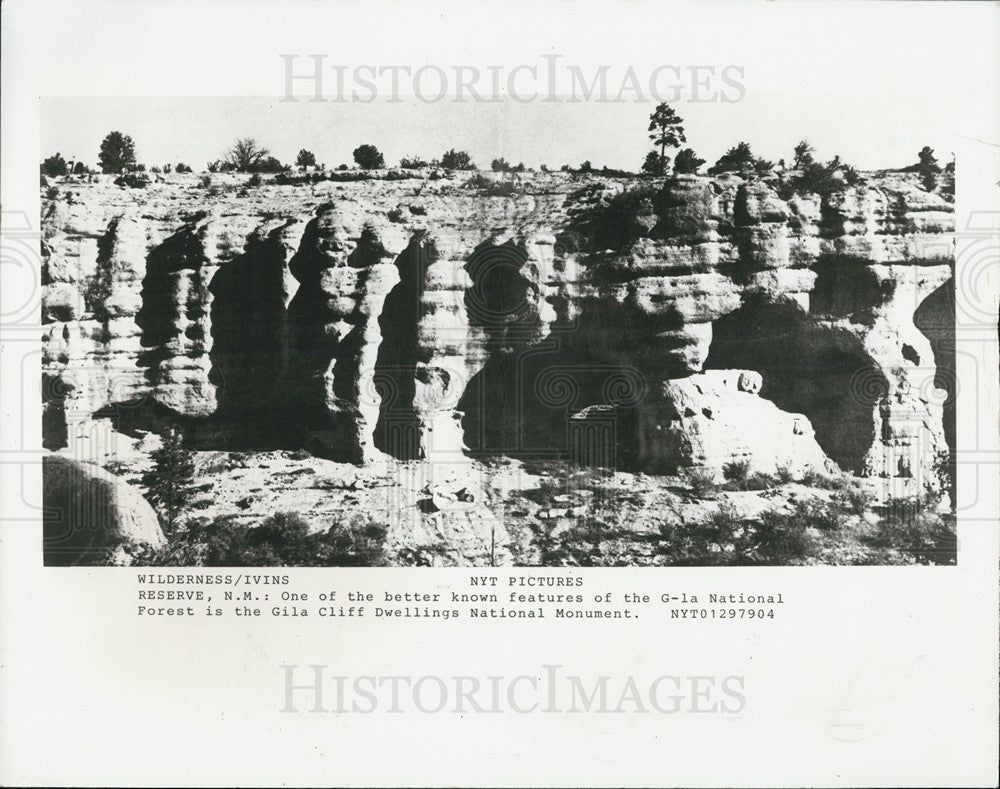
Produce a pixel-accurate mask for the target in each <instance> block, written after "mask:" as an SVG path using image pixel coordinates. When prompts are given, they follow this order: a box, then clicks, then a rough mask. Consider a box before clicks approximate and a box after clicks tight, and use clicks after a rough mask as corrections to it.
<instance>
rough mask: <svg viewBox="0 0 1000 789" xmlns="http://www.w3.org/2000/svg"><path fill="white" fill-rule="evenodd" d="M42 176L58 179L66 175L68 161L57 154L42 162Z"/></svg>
mask: <svg viewBox="0 0 1000 789" xmlns="http://www.w3.org/2000/svg"><path fill="white" fill-rule="evenodd" d="M42 175H48V176H50V177H56V176H60V175H66V160H65V159H63V157H62V154H60V153H57V154H54V155H53V156H50V157H49V158H48V159H45V160H44V161H43V162H42Z"/></svg>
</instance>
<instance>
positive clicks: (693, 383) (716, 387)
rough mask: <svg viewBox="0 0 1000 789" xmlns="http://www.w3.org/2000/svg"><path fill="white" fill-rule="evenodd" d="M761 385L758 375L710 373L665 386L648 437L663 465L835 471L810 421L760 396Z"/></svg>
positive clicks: (720, 469) (716, 469)
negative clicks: (742, 464)
mask: <svg viewBox="0 0 1000 789" xmlns="http://www.w3.org/2000/svg"><path fill="white" fill-rule="evenodd" d="M761 384H762V381H761V376H760V374H759V373H757V372H754V371H752V370H707V371H705V372H703V373H698V374H696V375H691V376H688V377H687V378H680V379H676V380H671V381H667V382H666V383H664V384H663V387H662V391H661V395H662V404H661V405H660V408H659V409H658V417H657V419H656V423H655V424H654V425H651V426H650V428H651V429H650V430H649V433H648V434H649V435H650V436H651V442H652V444H653V447H652V454H653V456H654V457H655V459H656V461H657V465H659V466H660V467H661V468H668V469H675V468H678V467H685V466H697V467H701V468H705V469H709V470H712V471H714V472H717V473H721V472H723V470H724V469H725V467H726V465H727V464H729V463H739V462H746V463H748V464H749V465H748V471H749V473H757V472H759V473H762V474H774V473H776V472H777V471H778V470H779V469H787V470H788V471H789V472H791V473H793V474H796V475H798V474H802V473H804V472H807V471H810V470H812V471H824V470H826V469H827V468H829V464H830V461H829V460H828V459H827V457H826V455H825V454H824V453H823V450H822V449H821V448H820V446H819V444H817V443H816V437H815V434H814V432H813V428H812V425H811V424H810V423H809V420H808V419H807V418H806V417H805V416H803V415H802V414H792V413H789V412H787V411H782V410H781V409H780V408H778V407H777V406H776V405H775V404H774V403H772V402H771V401H770V400H765V399H764V398H762V397H760V394H759V393H760V389H761Z"/></svg>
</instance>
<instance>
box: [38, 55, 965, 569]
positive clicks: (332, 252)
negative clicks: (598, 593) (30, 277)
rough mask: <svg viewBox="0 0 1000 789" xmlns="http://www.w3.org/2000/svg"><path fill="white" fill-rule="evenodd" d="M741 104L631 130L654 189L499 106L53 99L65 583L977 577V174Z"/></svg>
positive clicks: (52, 459) (51, 526)
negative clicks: (823, 574)
mask: <svg viewBox="0 0 1000 789" xmlns="http://www.w3.org/2000/svg"><path fill="white" fill-rule="evenodd" d="M303 60H304V59H303ZM292 66H295V67H296V68H298V69H301V68H302V67H303V64H298V65H296V64H295V63H294V62H290V63H289V71H290V73H291V68H292ZM735 74H738V72H734V75H735ZM734 75H726V79H728V80H729V81H730V82H731V83H732V84H734V85H736V90H735V92H733V95H732V99H733V101H735V100H736V99H737V98H738V97H739V91H742V90H744V88H743V87H742V86H741V85H740V84H739V83H738V82H735V81H734V79H738V77H735V76H734ZM708 76H710V75H708ZM725 89H726V86H725V85H724V84H723V85H721V87H720V88H719V89H716V90H715V91H714V92H715V93H716V94H720V93H721V94H722V95H723V96H724V95H725V94H724V91H725ZM570 98H572V96H571V97H570ZM723 102H724V98H723V99H722V100H720V101H719V102H718V103H710V104H704V105H693V106H694V111H695V112H699V117H700V118H701V123H700V124H696V123H692V124H688V123H687V122H686V119H685V118H684V117H683V115H684V114H686V113H684V112H683V107H682V106H681V105H680V104H679V103H675V104H673V105H672V104H671V103H669V102H660V103H658V104H655V105H654V106H653V109H652V111H651V112H650V113H649V117H648V118H645V117H637V116H638V113H636V112H635V111H634V110H632V108H629V109H630V110H631V111H625V110H622V109H621V107H620V105H618V104H615V103H609V104H607V105H605V106H603V107H600V111H601V113H602V115H604V116H607V117H608V118H610V119H611V120H614V119H615V116H616V115H621V116H622V121H623V122H622V123H621V129H620V130H619V135H620V136H621V137H626V136H627V137H630V138H631V139H630V140H629V141H628V145H627V146H624V147H626V149H628V150H631V149H634V150H635V151H636V154H635V156H634V158H633V160H632V161H631V163H630V164H631V166H626V167H624V169H618V167H616V166H609V165H608V164H606V163H604V162H605V161H606V159H605V160H602V158H601V157H602V156H606V155H607V152H606V151H605V150H604V145H603V143H602V141H601V139H600V138H597V137H591V138H590V139H589V142H587V143H586V144H585V145H584V144H581V143H577V144H576V145H574V146H573V147H574V148H577V149H580V150H583V151H586V152H587V153H588V154H589V157H588V158H587V159H586V160H584V161H581V162H576V161H573V162H564V161H560V160H552V159H549V160H548V161H545V160H543V159H544V154H542V155H540V153H539V152H538V151H537V150H536V149H535V146H534V145H532V141H531V140H525V141H522V140H519V139H512V140H509V141H508V140H502V142H503V143H504V145H505V146H506V147H509V148H512V149H514V150H515V151H516V152H517V160H516V161H515V160H514V157H513V156H512V157H511V158H510V159H508V158H507V157H506V156H504V155H500V154H502V153H503V151H502V150H500V148H503V147H504V146H499V147H496V148H495V149H494V150H492V151H485V152H484V150H483V147H482V143H480V141H479V135H477V134H476V132H475V128H474V127H475V125H476V124H487V125H497V124H498V121H497V120H496V118H495V115H496V112H497V109H496V107H495V106H493V105H491V104H482V105H478V106H475V107H473V108H472V109H471V110H470V111H468V112H466V113H465V115H466V117H465V118H463V119H462V121H461V122H459V121H456V122H455V123H454V124H452V123H448V124H441V125H440V126H438V125H436V124H435V125H434V126H432V127H430V128H428V129H427V130H426V131H425V132H424V133H422V134H420V135H418V138H419V139H421V140H427V142H426V143H425V146H424V149H423V150H419V151H409V152H408V151H407V150H404V149H403V148H401V147H400V146H399V143H398V142H397V139H396V137H397V135H394V134H392V133H389V132H387V131H386V126H387V124H386V121H387V120H389V121H390V124H391V118H392V117H393V116H394V115H397V114H398V115H399V116H401V118H412V117H414V116H418V115H424V116H429V115H430V113H427V112H425V113H419V110H415V109H414V108H413V107H412V106H409V107H408V106H407V105H406V104H405V103H403V104H401V105H395V104H393V103H391V102H389V103H386V104H385V105H383V106H381V107H379V108H377V109H370V108H364V109H361V110H356V111H354V112H350V111H346V110H343V109H341V108H340V107H337V106H336V105H334V106H333V107H332V108H331V107H329V106H322V105H321V107H322V109H320V110H317V108H316V105H308V104H307V105H305V111H301V110H298V108H297V107H295V106H294V105H293V107H291V108H288V107H287V105H285V106H282V104H281V103H265V102H252V101H250V100H232V101H220V102H218V104H219V109H218V111H214V110H213V108H212V107H211V106H210V105H209V103H208V102H204V101H195V100H192V101H184V100H173V99H166V100H162V101H143V100H140V101H117V102H114V101H108V102H103V101H96V102H87V105H86V106H84V104H83V102H78V101H74V102H62V103H60V102H53V103H52V104H51V105H50V104H48V103H47V104H46V105H45V106H44V107H43V117H42V121H41V124H42V129H41V132H42V138H43V140H44V139H52V141H53V142H52V144H50V145H49V146H48V147H49V148H51V149H53V150H52V153H51V154H50V155H48V156H47V157H46V158H45V159H44V161H42V162H41V166H40V169H41V176H40V181H41V187H40V188H41V190H42V194H41V201H42V202H41V206H42V209H41V211H42V216H41V227H42V235H43V240H42V244H43V252H42V257H43V268H42V286H43V288H44V295H43V303H42V310H43V321H44V325H43V335H42V337H43V342H42V350H43V367H42V379H43V385H42V397H43V408H44V411H43V417H42V418H43V444H44V446H45V448H46V449H49V450H51V451H52V454H51V455H47V456H46V457H45V466H44V483H45V488H44V495H45V502H44V503H45V507H46V513H47V514H46V523H45V535H44V539H45V559H46V563H47V564H54V565H72V564H80V563H82V564H123V563H124V564H131V563H141V564H145V565H150V564H152V565H168V566H188V565H209V566H243V565H250V566H260V565H264V566H268V565H306V566H310V565H318V566H329V565H347V566H377V565H403V566H406V565H418V566H420V565H435V566H507V565H516V566H520V565H531V566H584V567H593V566H597V567H600V566H646V565H653V566H659V565H687V566H708V565H758V564H763V565H785V564H907V563H914V562H916V563H925V564H926V563H934V564H954V562H955V558H956V548H955V528H954V516H953V510H952V508H951V496H952V494H951V491H952V487H953V465H952V448H953V446H954V437H955V427H954V420H955V408H954V403H955V400H954V390H955V367H954V359H955V346H954V296H953V292H954V251H953V250H954V247H953V231H954V183H955V163H954V161H953V159H952V158H951V155H950V153H948V152H947V151H944V150H941V149H940V148H934V147H932V146H930V145H924V146H919V145H918V144H917V143H918V142H919V141H920V140H921V139H923V138H921V136H920V135H921V132H920V130H919V129H918V128H909V129H907V132H906V133H907V138H908V139H912V140H913V141H914V142H913V144H911V146H910V149H909V150H906V149H904V150H899V151H897V152H894V154H893V159H894V160H893V161H886V162H884V163H883V166H881V167H879V168H872V167H871V166H870V165H868V166H867V167H866V166H864V165H862V166H861V167H857V166H855V165H853V164H851V163H850V162H849V161H848V160H846V159H845V158H844V157H842V156H841V155H840V154H839V153H838V152H837V150H834V149H829V150H825V151H823V150H818V149H817V148H816V147H814V145H813V144H812V143H811V142H810V139H809V138H808V137H803V138H802V139H796V133H795V131H790V130H789V131H786V130H784V129H782V128H780V127H779V128H776V129H773V130H767V133H766V134H764V135H760V138H761V142H759V143H757V142H755V145H756V146H757V150H759V151H761V153H758V152H756V151H755V148H754V145H751V144H750V143H748V142H747V141H746V140H744V139H739V127H738V125H736V124H735V123H734V124H733V125H731V126H727V125H726V114H727V109H728V107H729V104H727V103H723ZM136 104H137V105H138V107H135V108H134V107H133V105H136ZM105 105H107V106H108V110H107V111H106V112H102V110H103V109H104V107H105ZM297 110H298V111H297ZM116 112H117V114H119V115H124V116H126V117H128V116H133V117H135V118H136V121H139V118H138V116H139V115H140V113H141V114H142V115H145V116H147V117H150V116H151V117H155V118H157V121H156V123H157V128H156V138H157V139H156V140H155V141H150V142H149V143H146V144H145V145H144V139H143V136H142V135H141V134H137V133H136V132H135V131H134V130H132V129H130V128H128V127H127V126H123V127H122V128H120V129H119V128H114V129H111V128H109V129H108V132H107V134H106V135H105V136H103V138H98V137H97V136H95V135H94V130H95V129H97V128H99V127H98V126H97V125H96V122H97V120H98V119H100V118H101V117H102V115H103V116H105V117H108V119H109V121H111V119H112V118H113V117H114V115H115V113H116ZM433 112H438V113H441V114H445V115H448V114H449V113H448V111H447V110H434V111H433ZM223 113H224V114H223ZM283 113H284V114H295V116H296V117H298V118H301V119H302V121H303V122H302V123H301V124H300V125H296V127H295V128H298V129H301V131H299V132H298V133H297V134H298V137H299V139H295V134H292V133H286V134H284V135H282V136H281V137H279V136H277V135H276V134H274V133H273V132H272V133H270V134H268V135H267V136H265V135H264V133H263V132H264V131H265V129H268V128H271V127H273V126H274V125H275V124H274V122H271V123H265V122H257V123H254V122H253V121H247V120H244V119H246V118H267V117H269V116H271V117H279V118H280V117H282V115H283ZM525 114H529V115H530V113H529V112H528V111H525ZM588 114H589V113H586V112H582V113H581V112H578V113H576V115H577V116H578V119H577V123H576V124H571V123H570V117H571V113H567V112H562V113H560V112H559V110H553V109H549V108H545V112H544V117H545V119H546V123H552V124H553V127H552V128H551V129H550V131H549V133H550V134H553V135H555V136H557V137H558V138H560V139H563V138H565V137H569V136H573V135H576V134H579V133H580V124H582V123H584V122H585V121H586V119H587V117H588ZM340 115H351V116H353V115H360V116H361V123H360V124H358V131H357V132H355V134H356V135H357V137H356V139H355V140H349V139H344V138H343V136H342V133H341V132H340V131H339V129H340V128H342V127H347V126H348V122H347V121H341V120H340V119H339V117H338V116H340ZM366 115H370V116H372V119H373V120H372V122H371V123H370V124H367V123H364V118H365V116H366ZM848 117H850V116H848ZM561 118H562V119H564V120H565V125H564V126H559V125H556V124H558V122H559V120H560V119H561ZM626 119H628V121H630V122H629V123H625V122H624V121H625V120H626ZM854 119H855V123H856V124H857V126H858V127H859V128H858V136H859V137H862V136H863V135H864V134H866V133H867V128H866V127H864V126H863V124H862V120H863V118H862V117H861V116H860V115H855V116H854ZM602 120H603V118H602ZM708 123H713V124H716V129H715V130H714V133H713V134H712V135H711V146H712V147H710V144H709V142H707V141H705V142H703V141H702V140H700V138H699V133H698V129H699V128H700V126H701V125H707V124H708ZM143 125H146V124H143ZM199 126H200V128H201V129H202V131H201V133H200V135H197V136H198V140H197V144H195V143H191V144H190V150H187V151H186V150H184V148H185V141H187V140H193V139H195V138H196V134H197V133H196V131H195V130H196V128H198V127H199ZM257 127H263V128H257ZM500 128H501V129H502V127H500ZM210 130H218V132H217V134H215V135H212V134H211V133H210ZM722 130H725V131H729V132H730V135H729V136H728V139H724V137H725V136H726V135H724V134H723V133H722ZM227 132H228V134H227ZM508 133H510V132H508ZM927 134H928V136H929V135H930V132H928V133H927ZM239 135H244V136H239ZM160 140H167V141H169V143H170V144H171V145H172V146H173V150H168V149H165V145H164V143H162V142H160ZM354 142H357V145H356V146H354V147H353V149H352V150H351V151H350V154H349V156H350V158H349V159H348V160H347V161H340V160H339V159H338V158H336V157H338V156H339V157H342V158H345V159H346V158H347V156H348V154H347V149H349V148H351V147H352V146H353V145H354ZM154 143H159V146H158V147H159V148H160V149H163V150H157V148H152V146H153V144H154ZM210 143H214V146H215V147H214V148H211V150H213V151H217V153H218V158H216V159H214V160H211V161H208V162H203V161H199V160H197V159H194V158H192V157H193V156H195V155H196V154H195V153H194V151H195V150H198V151H200V150H210V147H209V146H210ZM300 143H302V144H305V143H308V146H309V147H299V146H300ZM470 143H471V144H470ZM477 143H478V144H477ZM147 146H148V147H147ZM449 146H450V147H449ZM463 146H466V147H472V148H473V149H474V151H475V152H474V153H473V152H470V151H469V150H466V148H465V147H463ZM854 147H856V148H862V149H863V148H864V145H863V141H862V142H861V144H858V145H855V146H854ZM56 148H58V149H59V150H55V149H56ZM151 148H152V150H151ZM46 150H47V149H46ZM272 151H273V152H272ZM702 151H704V155H703V156H701V155H699V153H700V152H702ZM154 153H155V155H157V156H158V158H156V159H154V158H151V157H152V156H153V155H154ZM275 153H278V154H280V156H276V155H275ZM614 153H617V152H614ZM189 154H190V155H189ZM491 154H497V155H495V156H493V157H492V159H491V158H490V156H491ZM522 154H523V156H522ZM765 154H766V156H765ZM67 157H68V158H67ZM706 157H708V158H706ZM164 158H169V159H170V161H160V160H161V159H164ZM522 158H523V159H527V161H523V160H522ZM185 160H186V161H185ZM394 160H395V161H394ZM154 162H155V163H154ZM618 164H619V162H618V161H614V162H613V165H618ZM621 164H622V165H625V164H629V163H626V162H622V163H621ZM865 164H866V165H867V164H868V163H867V162H866V163H865ZM50 513H51V516H50ZM95 513H98V517H99V520H98V521H91V522H87V523H82V522H79V521H78V520H76V519H77V518H93V517H94V514H95Z"/></svg>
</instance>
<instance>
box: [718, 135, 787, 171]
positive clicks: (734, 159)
mask: <svg viewBox="0 0 1000 789" xmlns="http://www.w3.org/2000/svg"><path fill="white" fill-rule="evenodd" d="M773 169H774V163H773V162H770V161H768V160H767V159H761V158H760V157H758V156H754V154H753V151H751V150H750V144H749V143H746V142H740V143H737V144H736V145H734V146H733V147H732V148H730V149H729V150H728V151H726V152H725V153H724V154H722V156H720V157H719V160H718V161H717V162H716V163H715V164H713V165H712V166H711V167H709V168H708V174H709V175H721V174H722V173H738V174H739V175H741V176H743V177H744V178H750V177H752V176H755V175H756V176H757V177H763V176H765V175H767V174H768V173H770V172H771V170H773Z"/></svg>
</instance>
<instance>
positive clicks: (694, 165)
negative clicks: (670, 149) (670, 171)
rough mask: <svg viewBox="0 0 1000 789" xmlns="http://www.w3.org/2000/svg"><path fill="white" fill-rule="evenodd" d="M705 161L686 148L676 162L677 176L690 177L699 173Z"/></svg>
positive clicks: (675, 170)
mask: <svg viewBox="0 0 1000 789" xmlns="http://www.w3.org/2000/svg"><path fill="white" fill-rule="evenodd" d="M704 163H705V160H704V159H702V158H700V157H699V156H698V155H697V154H695V152H694V151H693V150H691V149H690V148H685V149H684V150H682V151H680V152H679V153H678V154H677V158H676V159H675V160H674V172H675V173H676V174H677V175H689V174H694V173H697V172H698V170H699V169H701V166H702V165H703V164H704Z"/></svg>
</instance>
